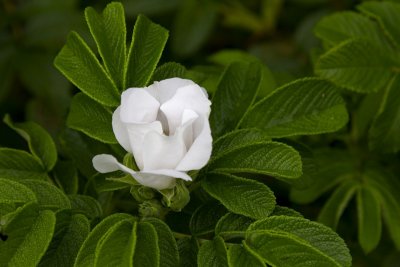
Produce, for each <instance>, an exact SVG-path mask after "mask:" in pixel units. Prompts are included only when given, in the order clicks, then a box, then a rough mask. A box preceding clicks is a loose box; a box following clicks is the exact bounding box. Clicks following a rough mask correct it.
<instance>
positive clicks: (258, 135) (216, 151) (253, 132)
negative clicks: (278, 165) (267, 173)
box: [212, 129, 270, 157]
mask: <svg viewBox="0 0 400 267" xmlns="http://www.w3.org/2000/svg"><path fill="white" fill-rule="evenodd" d="M263 141H270V138H269V137H268V136H267V134H266V133H265V132H264V131H262V130H259V129H241V130H235V131H232V132H229V133H227V134H225V135H223V136H221V137H220V138H218V139H217V140H216V141H215V143H214V144H213V150H212V157H217V156H219V155H220V154H222V153H223V152H226V151H229V150H232V149H235V148H238V147H241V146H245V145H251V144H254V143H258V142H263Z"/></svg>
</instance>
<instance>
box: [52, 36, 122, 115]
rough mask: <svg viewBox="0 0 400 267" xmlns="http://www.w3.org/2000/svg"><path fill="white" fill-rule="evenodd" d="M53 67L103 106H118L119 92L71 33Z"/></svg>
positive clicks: (85, 48) (90, 52) (84, 45)
mask: <svg viewBox="0 0 400 267" xmlns="http://www.w3.org/2000/svg"><path fill="white" fill-rule="evenodd" d="M54 65H55V66H56V67H57V68H58V70H59V71H60V72H61V73H62V74H64V76H65V77H67V78H68V80H70V81H71V82H72V83H73V84H74V85H75V86H76V87H78V88H79V89H80V90H81V91H82V92H84V93H85V94H86V95H88V96H90V97H91V98H92V99H94V100H96V101H97V102H99V103H100V104H103V105H105V106H110V107H115V106H118V105H119V102H120V101H119V92H118V89H117V87H116V85H115V84H114V82H113V81H112V80H111V78H110V77H109V76H108V74H107V73H106V71H105V70H104V68H103V67H102V66H101V65H100V63H99V61H98V59H97V58H96V56H95V55H94V54H93V52H92V51H91V50H90V48H89V47H88V46H87V44H86V43H85V41H83V40H82V38H81V37H80V36H79V35H78V34H77V33H76V32H71V33H70V34H69V36H68V39H67V43H66V44H65V46H64V47H63V48H62V49H61V51H60V53H58V55H57V57H56V58H55V60H54Z"/></svg>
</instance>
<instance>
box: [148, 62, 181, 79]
mask: <svg viewBox="0 0 400 267" xmlns="http://www.w3.org/2000/svg"><path fill="white" fill-rule="evenodd" d="M186 71H187V70H186V68H185V67H184V66H183V65H181V64H179V63H176V62H167V63H164V64H162V65H161V66H159V67H158V68H157V69H156V70H155V71H154V73H153V77H151V81H150V83H153V82H155V81H162V80H165V79H169V78H174V77H179V78H185V74H186Z"/></svg>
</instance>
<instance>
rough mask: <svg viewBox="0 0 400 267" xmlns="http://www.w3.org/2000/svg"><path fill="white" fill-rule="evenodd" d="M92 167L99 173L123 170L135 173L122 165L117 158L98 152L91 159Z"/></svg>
mask: <svg viewBox="0 0 400 267" xmlns="http://www.w3.org/2000/svg"><path fill="white" fill-rule="evenodd" d="M92 163H93V167H94V168H95V169H96V171H98V172H100V173H107V172H115V171H118V170H119V171H123V172H127V173H130V174H132V173H135V171H133V170H131V169H129V168H128V167H126V166H124V165H122V164H121V163H119V162H118V160H117V159H116V158H115V157H114V156H112V155H109V154H99V155H96V156H94V157H93V159H92Z"/></svg>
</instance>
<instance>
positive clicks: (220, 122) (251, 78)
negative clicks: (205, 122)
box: [210, 62, 261, 137]
mask: <svg viewBox="0 0 400 267" xmlns="http://www.w3.org/2000/svg"><path fill="white" fill-rule="evenodd" d="M260 83H261V67H260V63H256V62H253V63H245V62H234V63H231V64H230V65H228V66H227V67H226V69H225V72H224V74H223V75H222V77H221V80H220V81H219V84H218V87H217V91H216V92H215V94H214V96H213V108H212V110H211V114H210V125H211V129H212V131H211V132H212V134H213V136H214V137H216V136H220V135H221V134H222V133H224V132H226V131H231V130H233V129H235V128H236V126H237V124H238V123H239V121H240V119H241V118H242V117H243V115H244V114H245V112H246V111H247V110H248V109H249V107H250V106H251V105H252V104H253V102H254V100H255V98H256V96H257V93H258V90H259V89H260Z"/></svg>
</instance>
